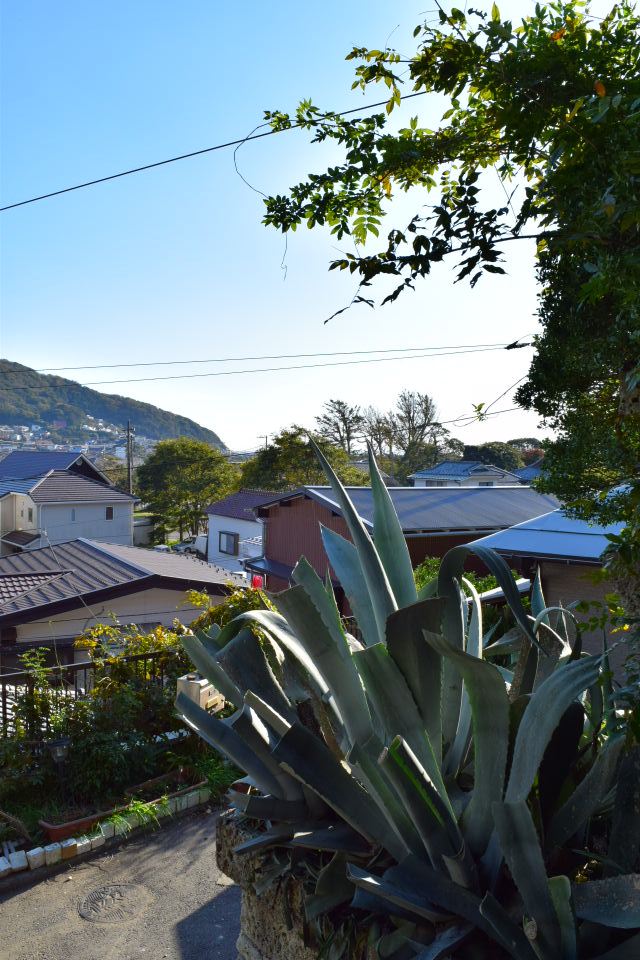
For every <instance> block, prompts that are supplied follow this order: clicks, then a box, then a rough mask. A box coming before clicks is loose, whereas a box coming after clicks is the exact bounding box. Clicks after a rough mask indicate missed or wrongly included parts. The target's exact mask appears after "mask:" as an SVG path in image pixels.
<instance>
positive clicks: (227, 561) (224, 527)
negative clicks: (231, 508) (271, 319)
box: [207, 513, 262, 571]
mask: <svg viewBox="0 0 640 960" xmlns="http://www.w3.org/2000/svg"><path fill="white" fill-rule="evenodd" d="M221 533H235V534H237V535H238V542H239V553H238V556H236V557H234V556H231V554H228V553H221V552H220V549H219V543H220V534H221ZM253 537H262V521H261V520H235V519H233V518H231V517H217V516H216V515H215V514H214V513H210V514H209V532H208V549H207V560H208V561H209V563H215V564H216V565H217V566H218V567H224V568H225V570H233V571H237V570H243V569H244V565H243V563H242V562H241V561H242V560H243V559H247V557H249V556H251V557H259V556H261V554H262V548H261V546H260V545H257V546H255V547H254V546H251V548H250V550H251V552H250V553H247V552H246V548H245V549H244V552H243V545H242V541H243V540H248V539H251V538H253Z"/></svg>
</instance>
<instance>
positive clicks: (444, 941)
mask: <svg viewBox="0 0 640 960" xmlns="http://www.w3.org/2000/svg"><path fill="white" fill-rule="evenodd" d="M473 929H474V928H473V925H472V924H470V923H459V922H458V923H454V924H452V925H451V926H450V927H445V929H444V930H438V931H437V932H436V935H435V937H434V938H433V940H432V941H431V943H430V944H429V945H428V946H426V947H424V946H423V947H422V949H421V950H418V951H417V953H416V955H415V957H414V958H413V960H441V958H442V960H444V958H446V957H450V956H451V955H452V954H451V951H452V950H453V948H454V947H459V946H460V944H462V943H464V941H465V940H466V939H467V937H468V936H469V934H470V933H472V931H473Z"/></svg>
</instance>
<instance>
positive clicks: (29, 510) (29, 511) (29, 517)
mask: <svg viewBox="0 0 640 960" xmlns="http://www.w3.org/2000/svg"><path fill="white" fill-rule="evenodd" d="M27 520H28V521H29V523H33V507H27Z"/></svg>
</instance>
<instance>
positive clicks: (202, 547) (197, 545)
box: [173, 533, 207, 557]
mask: <svg viewBox="0 0 640 960" xmlns="http://www.w3.org/2000/svg"><path fill="white" fill-rule="evenodd" d="M173 550H174V552H175V553H194V554H196V555H197V556H199V557H206V555H207V535H206V533H201V534H200V535H199V536H197V537H191V538H190V539H189V540H183V541H182V543H176V544H175V545H174V547H173Z"/></svg>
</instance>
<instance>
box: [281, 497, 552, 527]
mask: <svg viewBox="0 0 640 960" xmlns="http://www.w3.org/2000/svg"><path fill="white" fill-rule="evenodd" d="M347 489H348V493H349V496H350V498H351V500H352V502H353V504H354V506H355V508H356V510H357V512H358V514H359V516H360V517H361V518H362V520H363V522H364V524H365V526H367V527H369V528H372V526H373V497H372V494H371V487H348V488H347ZM389 495H390V497H391V501H392V503H393V505H394V507H395V509H396V513H397V514H398V519H399V520H400V524H401V526H402V529H403V531H404V532H405V533H416V532H425V533H433V534H437V533H438V532H445V531H447V532H448V531H460V532H463V531H464V532H466V531H469V530H471V531H479V532H482V531H493V530H502V529H504V528H505V527H511V526H513V524H515V523H521V522H522V521H523V520H529V519H530V518H531V517H536V516H539V515H540V514H542V513H548V512H549V509H550V508H551V509H552V508H554V507H557V506H558V501H557V500H556V498H555V497H552V496H550V495H548V494H541V493H536V491H535V490H532V489H531V488H530V487H524V486H520V485H518V486H514V487H510V486H509V487H506V486H505V487H391V488H389ZM300 496H307V497H310V498H311V499H313V500H315V501H316V502H317V503H321V504H322V505H323V506H326V507H327V508H328V509H329V510H331V511H333V512H334V513H338V514H342V511H341V509H340V507H339V506H338V503H337V501H336V500H335V498H334V495H333V491H332V490H331V487H302V488H300V489H299V490H295V491H293V492H291V493H288V494H287V493H283V494H280V496H279V497H278V499H277V500H276V501H273V502H275V503H280V502H282V501H283V500H287V499H293V498H295V497H300Z"/></svg>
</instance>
